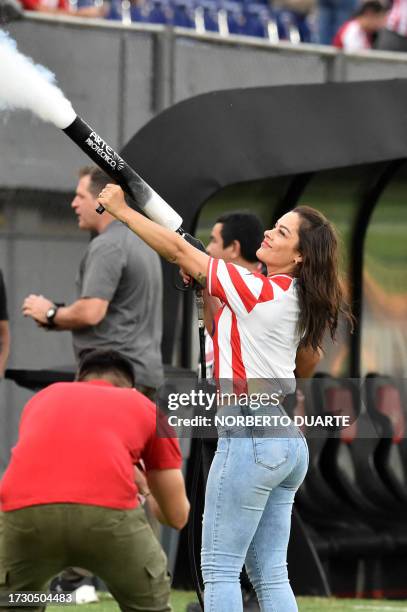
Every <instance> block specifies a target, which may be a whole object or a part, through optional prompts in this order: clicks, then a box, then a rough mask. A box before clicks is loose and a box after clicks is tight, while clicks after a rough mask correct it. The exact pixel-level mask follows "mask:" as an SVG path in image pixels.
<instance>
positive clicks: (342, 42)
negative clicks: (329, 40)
mask: <svg viewBox="0 0 407 612" xmlns="http://www.w3.org/2000/svg"><path fill="white" fill-rule="evenodd" d="M333 44H334V46H335V47H338V48H339V49H343V50H344V51H361V50H363V49H371V48H372V42H371V40H370V38H369V36H368V35H367V33H366V32H365V31H364V29H363V28H362V27H361V25H360V23H359V22H358V20H357V19H351V20H350V21H346V22H345V23H344V24H343V26H342V27H340V28H339V30H338V32H337V33H336V35H335V38H334V39H333Z"/></svg>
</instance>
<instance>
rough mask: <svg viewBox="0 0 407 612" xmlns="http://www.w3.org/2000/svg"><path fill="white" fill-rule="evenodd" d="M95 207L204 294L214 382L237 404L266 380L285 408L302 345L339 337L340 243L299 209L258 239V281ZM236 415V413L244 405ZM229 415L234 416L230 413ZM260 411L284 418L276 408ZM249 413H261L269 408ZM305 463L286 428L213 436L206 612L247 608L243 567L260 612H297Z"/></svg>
mask: <svg viewBox="0 0 407 612" xmlns="http://www.w3.org/2000/svg"><path fill="white" fill-rule="evenodd" d="M99 201H100V203H101V204H102V205H103V206H104V207H105V208H106V209H107V210H108V211H109V212H110V213H111V214H112V215H113V216H115V217H116V218H117V219H119V220H120V221H122V222H123V223H125V224H126V225H127V226H128V227H129V228H130V229H131V230H132V231H133V232H135V233H136V234H137V235H138V236H139V237H140V238H142V239H143V240H144V241H145V242H146V243H147V244H149V245H150V247H151V248H153V249H154V250H155V251H157V253H159V254H160V255H161V256H162V257H164V258H165V259H167V260H168V261H170V262H172V263H175V264H177V265H179V266H180V267H181V268H182V269H183V270H184V272H185V273H187V274H189V275H190V276H192V277H193V278H194V279H196V280H197V281H198V283H200V284H201V285H202V286H203V287H205V291H206V293H207V296H206V297H207V306H208V308H207V312H208V313H213V312H214V311H215V310H216V315H215V321H214V323H215V324H214V326H213V325H212V321H208V325H207V327H208V329H209V330H212V329H214V330H215V331H214V334H213V340H214V349H215V378H217V379H218V380H219V381H220V384H221V385H223V384H224V383H226V385H227V386H228V388H229V389H231V388H232V389H233V390H234V391H235V392H236V393H237V395H238V396H239V395H242V394H244V393H247V394H248V396H249V398H250V389H251V385H252V384H253V383H254V381H256V383H255V384H256V388H258V381H259V379H261V380H262V381H263V382H264V383H265V384H266V385H268V386H269V385H271V387H272V388H273V389H277V391H278V393H277V395H279V396H280V399H281V396H282V395H284V394H285V393H286V392H288V391H292V390H293V389H294V388H295V380H294V369H295V355H296V351H297V348H298V346H299V344H300V343H301V345H303V346H307V347H311V348H312V349H314V350H318V349H320V347H321V343H322V339H323V336H324V334H325V331H326V330H329V332H330V334H331V336H332V338H333V337H334V335H335V331H336V327H337V323H338V315H339V312H340V310H341V308H342V306H341V304H342V294H341V288H340V284H339V281H338V272H337V240H336V236H335V233H334V231H333V228H332V226H331V225H330V223H329V222H328V221H327V220H326V219H325V217H323V215H321V214H320V213H319V212H317V211H316V210H314V209H312V208H310V207H305V206H301V207H298V208H296V209H294V210H292V211H291V212H288V213H286V214H285V215H283V216H282V217H281V218H280V219H279V220H278V221H277V223H276V225H275V227H274V228H273V229H270V230H267V231H266V232H265V233H264V240H263V242H262V243H261V245H260V247H259V249H258V251H257V257H258V259H259V260H260V261H261V262H263V263H264V264H265V265H266V267H267V276H264V275H262V274H259V273H253V272H249V271H248V270H246V269H245V268H241V267H240V266H236V265H234V264H232V263H225V262H224V261H222V260H217V259H213V258H212V257H209V256H208V255H206V254H205V253H203V252H201V251H199V250H198V249H196V248H194V247H193V246H191V245H190V244H188V243H187V242H186V241H185V240H183V239H182V238H181V236H179V235H178V234H176V233H174V232H172V231H170V230H167V229H165V228H163V227H161V226H159V225H157V224H156V223H154V222H153V221H150V220H149V219H147V218H145V217H144V216H143V215H141V214H139V213H137V212H135V211H134V210H132V209H130V208H129V207H128V206H127V205H126V203H125V201H124V197H123V192H122V190H121V189H120V187H118V186H117V185H108V186H107V187H105V189H104V190H103V191H102V192H101V194H100V197H99ZM214 300H217V302H215V303H214ZM214 306H215V308H214ZM216 307H217V308H216ZM232 408H234V410H235V412H239V413H241V412H242V410H241V409H240V406H234V407H232ZM224 409H225V408H224V406H222V407H221V410H220V412H222V411H224ZM227 410H228V414H231V412H230V407H229V408H228V409H227ZM243 412H246V414H247V410H245V411H243ZM266 412H268V415H269V416H270V415H273V416H275V417H276V416H277V417H279V418H280V419H281V417H283V416H285V415H284V411H283V409H282V407H281V405H280V404H278V405H277V406H269V407H268V410H266ZM255 414H256V415H257V414H258V415H259V416H261V415H262V414H264V410H263V409H262V410H261V411H257V412H256V413H255ZM281 422H282V421H281ZM307 466H308V450H307V444H306V441H305V439H304V437H303V435H302V434H301V432H300V431H299V430H298V429H297V428H296V427H295V426H294V425H293V424H292V423H290V424H288V425H284V426H283V425H281V426H280V425H278V424H277V425H276V426H275V427H273V428H272V430H271V431H270V429H268V430H266V429H264V428H260V430H259V429H254V428H250V427H247V428H243V429H242V428H240V430H239V428H238V427H234V426H233V425H232V426H225V427H224V428H221V429H220V431H219V440H218V448H217V452H216V454H215V457H214V460H213V463H212V466H211V470H210V473H209V477H208V483H207V488H206V495H205V512H204V520H203V533H202V557H201V561H202V573H203V579H204V583H205V612H239V610H240V611H241V610H242V597H241V592H240V585H239V574H240V571H241V569H242V567H243V564H245V565H246V569H247V572H248V574H249V577H250V579H251V581H252V583H253V586H254V588H255V590H256V593H257V596H258V599H259V603H260V606H261V610H262V611H264V612H295V611H296V610H297V604H296V601H295V597H294V595H293V592H292V590H291V587H290V584H289V580H288V575H287V567H286V555H287V546H288V540H289V534H290V523H291V510H292V504H293V501H294V496H295V492H296V490H297V489H298V487H299V486H300V484H301V483H302V481H303V479H304V477H305V474H306V471H307Z"/></svg>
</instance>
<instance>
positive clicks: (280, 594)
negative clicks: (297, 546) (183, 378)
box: [201, 430, 308, 612]
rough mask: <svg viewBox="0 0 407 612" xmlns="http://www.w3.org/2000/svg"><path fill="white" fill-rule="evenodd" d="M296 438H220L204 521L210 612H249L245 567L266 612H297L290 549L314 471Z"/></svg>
mask: <svg viewBox="0 0 407 612" xmlns="http://www.w3.org/2000/svg"><path fill="white" fill-rule="evenodd" d="M291 431H293V430H290V433H289V434H288V435H291ZM294 435H295V436H296V437H289V438H287V437H284V438H283V437H279V438H266V437H263V438H259V437H253V436H250V437H244V438H243V437H237V438H236V437H232V436H230V435H226V437H220V438H219V441H218V448H217V451H216V453H215V457H214V460H213V462H212V466H211V469H210V472H209V477H208V482H207V487H206V495H205V512H204V519H203V532H202V555H201V564H202V575H203V580H204V583H205V612H231V611H233V612H239V611H241V610H243V604H242V595H241V590H240V583H239V575H240V572H241V570H242V567H243V564H245V565H246V570H247V573H248V575H249V578H250V580H251V582H252V584H253V586H254V588H255V590H256V593H257V597H258V599H259V603H260V607H261V610H262V612H295V611H297V610H298V608H297V604H296V601H295V597H294V594H293V592H292V589H291V587H290V583H289V580H288V574H287V546H288V540H289V536H290V525H291V511H292V505H293V501H294V495H295V492H296V490H297V489H298V487H299V486H300V484H301V483H302V481H303V480H304V478H305V474H306V472H307V468H308V448H307V443H306V441H305V438H304V437H303V436H302V434H300V433H299V432H298V430H296V434H294Z"/></svg>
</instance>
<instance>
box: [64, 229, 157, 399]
mask: <svg viewBox="0 0 407 612" xmlns="http://www.w3.org/2000/svg"><path fill="white" fill-rule="evenodd" d="M76 283H77V289H78V297H79V298H101V299H103V300H107V301H108V302H109V306H108V310H107V313H106V316H105V318H104V319H103V321H101V322H100V323H99V324H98V325H95V326H92V327H86V328H83V329H79V330H74V331H73V332H72V334H73V346H74V351H75V356H76V358H77V359H78V358H79V356H80V353H81V352H82V351H83V350H85V349H89V348H111V349H114V350H116V351H119V352H120V353H122V354H123V355H124V356H125V357H127V358H128V359H129V360H130V361H131V362H132V363H133V366H134V371H135V376H136V382H137V383H139V384H143V385H147V386H150V387H157V386H158V385H160V384H161V383H162V381H163V367H162V360H161V337H162V318H163V317H162V294H163V289H162V272H161V264H160V259H159V257H158V255H157V254H156V253H155V252H154V251H153V250H152V249H150V247H149V246H147V245H146V244H145V243H144V242H143V241H142V240H141V239H140V238H139V237H138V236H136V235H135V234H134V233H133V232H131V231H130V230H129V229H127V227H125V226H124V225H122V224H121V223H120V222H119V221H113V222H112V223H110V224H109V225H108V226H107V228H106V229H105V230H104V231H103V232H102V233H101V234H99V235H98V236H97V237H96V238H94V239H93V240H92V241H91V242H90V243H89V246H88V248H87V251H86V253H85V256H84V258H83V259H82V261H81V265H80V268H79V273H78V276H77V280H76Z"/></svg>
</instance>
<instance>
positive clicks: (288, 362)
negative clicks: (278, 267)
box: [208, 257, 300, 381]
mask: <svg viewBox="0 0 407 612" xmlns="http://www.w3.org/2000/svg"><path fill="white" fill-rule="evenodd" d="M295 285H296V281H295V279H293V278H292V277H291V276H288V275H286V274H276V275H274V276H271V277H266V276H264V275H262V274H259V273H253V272H249V271H248V270H246V268H243V267H241V266H236V265H234V264H231V263H225V262H224V261H223V260H220V259H213V258H212V257H211V258H210V259H209V266H208V291H209V294H210V295H213V296H215V297H217V298H219V299H220V300H221V301H222V302H223V306H222V307H221V308H220V309H219V311H218V312H217V314H216V317H215V333H214V336H213V343H214V358H215V374H214V375H215V378H217V379H219V378H222V379H233V381H242V380H247V379H250V378H268V379H291V378H293V377H294V369H295V356H296V352H297V347H298V344H299V340H300V338H299V335H298V333H297V321H298V316H299V304H298V296H297V291H296V288H295Z"/></svg>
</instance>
